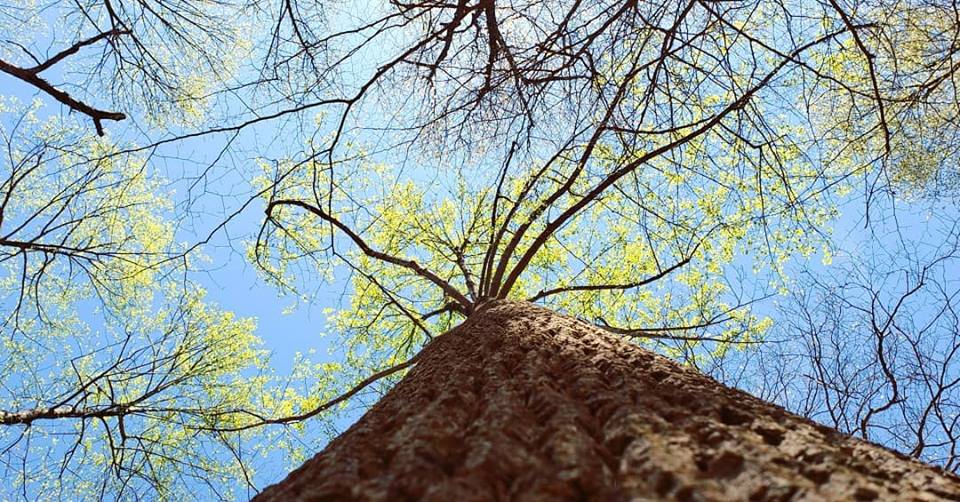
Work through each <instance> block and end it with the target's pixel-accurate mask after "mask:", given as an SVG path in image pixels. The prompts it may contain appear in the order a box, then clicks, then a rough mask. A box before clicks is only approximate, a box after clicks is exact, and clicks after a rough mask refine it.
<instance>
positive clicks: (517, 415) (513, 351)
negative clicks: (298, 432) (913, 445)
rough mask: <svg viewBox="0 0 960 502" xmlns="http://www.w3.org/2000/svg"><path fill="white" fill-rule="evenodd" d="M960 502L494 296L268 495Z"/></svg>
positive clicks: (732, 396) (725, 391) (859, 448)
mask: <svg viewBox="0 0 960 502" xmlns="http://www.w3.org/2000/svg"><path fill="white" fill-rule="evenodd" d="M877 498H880V499H897V500H904V499H906V500H943V499H950V500H960V479H958V478H957V477H955V476H953V475H951V474H948V473H945V472H943V471H941V470H939V469H936V468H934V467H931V466H928V465H925V464H922V463H919V462H917V461H915V460H912V459H910V458H907V457H905V456H903V455H900V454H897V453H894V452H892V451H890V450H887V449H885V448H882V447H879V446H876V445H873V444H870V443H868V442H865V441H860V440H857V439H853V438H851V437H848V436H845V435H843V434H840V433H837V432H835V431H833V430H832V429H828V428H826V427H822V426H819V425H816V424H814V423H812V422H810V421H808V420H806V419H803V418H800V417H797V416H795V415H792V414H790V413H788V412H786V411H784V410H783V409H782V408H779V407H777V406H774V405H771V404H768V403H766V402H763V401H761V400H759V399H756V398H754V397H752V396H750V395H747V394H745V393H743V392H740V391H738V390H734V389H730V388H728V387H725V386H723V385H721V384H719V383H717V382H716V381H714V380H712V379H710V378H708V377H705V376H703V375H701V374H699V373H697V372H695V371H693V370H691V369H688V368H684V367H681V366H680V365H678V364H676V363H674V362H672V361H670V360H668V359H666V358H663V357H660V356H657V355H655V354H653V353H651V352H649V351H646V350H643V349H641V348H639V347H637V346H635V345H632V344H630V343H627V342H625V341H622V340H620V339H618V338H616V337H614V336H611V335H609V334H606V333H604V332H602V331H600V330H598V329H596V328H594V327H592V326H589V325H587V324H584V323H582V322H579V321H577V320H574V319H571V318H568V317H565V316H561V315H559V314H556V313H553V312H551V311H549V310H546V309H543V308H540V307H536V306H533V305H530V304H524V303H513V302H497V303H495V304H493V305H491V306H489V307H487V308H484V309H483V310H481V311H479V312H477V313H476V314H474V315H473V316H472V317H471V318H470V319H469V320H468V321H466V322H465V323H464V324H463V325H461V326H459V327H458V328H456V329H454V330H452V331H451V332H450V333H448V334H446V335H444V336H441V337H438V338H437V339H436V340H435V341H434V342H433V343H431V344H430V345H429V346H427V347H426V348H425V349H424V351H423V354H422V358H421V360H420V362H419V363H418V364H417V366H416V368H415V369H413V370H412V371H410V373H409V374H408V375H407V376H406V377H405V378H404V379H403V381H401V382H400V383H399V384H398V385H397V386H396V387H395V388H394V389H393V390H391V391H390V392H389V393H388V394H387V395H386V396H385V397H384V398H383V399H382V400H381V401H380V402H379V403H377V404H376V405H375V406H374V407H373V408H372V409H371V410H370V411H369V412H367V414H366V415H364V416H363V418H361V419H360V421H359V422H357V423H356V424H355V425H354V426H353V427H351V428H350V429H349V430H348V431H346V432H345V433H343V434H342V435H341V436H340V437H339V438H337V439H336V440H334V441H333V442H332V443H330V445H329V446H327V448H326V449H324V450H323V451H322V452H321V453H320V454H318V455H317V456H315V457H314V458H313V459H311V460H310V461H308V462H307V463H305V464H304V465H303V466H301V467H300V468H299V469H297V470H295V471H293V472H292V473H290V475H289V476H288V477H287V478H286V479H285V480H283V481H282V482H280V483H279V484H277V485H274V486H271V487H269V488H267V489H266V490H265V491H264V492H263V493H262V494H261V495H260V496H258V497H257V498H256V500H258V501H267V500H282V501H286V500H342V499H367V500H404V499H424V500H453V501H456V502H466V501H468V500H497V499H499V500H505V499H518V500H571V499H594V500H638V499H639V500H642V499H645V500H659V499H679V500H788V499H790V500H824V499H829V500H836V499H846V500H851V499H852V500H870V499H877Z"/></svg>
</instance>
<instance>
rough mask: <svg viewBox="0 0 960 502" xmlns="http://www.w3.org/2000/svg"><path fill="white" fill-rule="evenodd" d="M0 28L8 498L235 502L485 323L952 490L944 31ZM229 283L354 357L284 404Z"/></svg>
mask: <svg viewBox="0 0 960 502" xmlns="http://www.w3.org/2000/svg"><path fill="white" fill-rule="evenodd" d="M0 14H2V15H0V31H2V32H3V34H4V36H3V37H0V38H2V39H3V41H2V43H0V72H2V75H0V81H2V82H3V83H4V87H3V88H4V91H3V92H4V94H5V96H4V97H3V98H2V101H0V114H2V118H0V138H2V140H3V146H4V147H5V148H4V151H3V160H2V162H0V166H2V170H0V267H2V268H3V272H2V274H0V298H2V299H0V302H2V306H3V307H2V310H0V317H2V321H0V336H2V338H3V343H2V344H0V351H2V352H0V353H2V357H0V375H2V380H0V382H2V386H0V410H2V411H0V423H2V426H0V462H2V464H0V469H2V472H3V473H4V477H5V478H7V479H10V480H12V481H13V483H12V485H11V488H10V490H11V492H10V493H11V496H19V497H23V498H49V497H54V496H69V497H70V498H74V497H77V498H126V497H128V496H134V495H136V496H151V497H155V496H159V497H162V498H179V497H181V496H183V495H185V494H186V495H192V496H199V495H198V494H200V493H204V494H205V495H204V496H210V497H218V498H234V497H237V496H241V495H251V494H253V493H255V491H256V490H257V489H259V488H262V487H263V485H264V484H265V483H268V482H270V481H274V480H275V479H271V478H269V476H270V475H271V474H264V473H262V472H260V471H259V468H260V467H261V466H263V465H265V464H266V463H283V462H296V461H298V460H301V459H302V456H303V455H304V454H305V453H306V452H310V451H313V450H315V449H316V447H317V446H318V445H319V444H321V443H322V441H323V440H324V438H326V437H329V435H330V434H333V433H334V431H335V429H336V424H337V423H338V422H337V417H338V416H342V415H344V414H347V415H349V413H350V409H349V408H345V406H344V405H345V403H346V402H348V400H350V399H352V398H353V399H355V398H357V397H362V396H363V395H364V394H367V393H369V392H371V389H373V393H374V394H375V393H376V392H377V391H378V389H383V388H385V386H389V385H390V383H391V381H393V380H395V379H396V378H397V377H398V376H399V375H401V374H402V372H403V371H404V370H405V369H407V368H409V367H410V366H411V365H413V364H415V363H416V358H417V354H418V352H419V350H420V348H422V347H423V346H424V344H425V343H427V342H429V341H430V340H431V339H433V338H434V337H436V336H440V335H442V334H443V333H444V332H445V331H447V330H448V329H450V328H452V327H453V326H455V325H456V324H458V323H459V322H461V321H462V320H463V319H465V318H467V317H469V316H470V315H471V313H472V312H474V310H476V309H477V308H478V306H480V305H482V304H483V303H485V302H487V301H490V300H492V299H498V298H510V299H516V300H527V301H531V302H536V303H540V304H543V305H546V306H548V307H550V308H552V309H554V310H557V311H561V312H565V313H568V314H571V315H574V316H576V317H578V318H580V319H582V320H585V321H587V322H589V323H592V324H594V325H596V326H598V327H601V328H603V329H604V330H607V331H608V332H610V333H613V334H615V335H618V336H623V337H627V338H629V339H631V340H633V341H635V342H636V343H639V344H642V345H645V346H648V347H651V348H654V349H656V350H658V351H660V352H662V353H664V354H666V355H669V356H671V357H674V358H676V359H678V360H680V361H683V362H685V363H687V364H691V365H694V366H696V367H698V368H700V369H701V370H703V371H705V372H708V373H711V374H713V375H716V376H718V377H719V378H721V379H722V380H724V381H728V382H731V383H734V384H737V385H741V386H742V387H744V388H748V389H750V390H753V391H755V392H757V393H758V394H759V395H761V396H762V397H765V398H767V399H770V400H772V401H774V402H778V403H782V404H784V405H786V406H788V407H789V408H791V409H792V410H794V411H798V412H800V413H803V414H806V415H808V416H811V417H813V418H815V419H818V420H821V421H824V422H826V423H828V424H829V425H831V426H834V427H837V428H839V429H841V430H844V431H847V432H852V433H856V434H860V435H862V436H864V437H867V438H870V439H875V440H878V439H879V440H881V441H883V442H884V444H887V445H888V446H890V447H893V448H897V449H900V450H902V451H904V452H906V453H908V454H912V455H914V456H917V457H920V458H922V459H924V460H927V461H931V462H937V463H940V464H942V465H944V466H945V467H947V468H948V469H956V468H957V467H958V465H960V463H958V458H957V455H958V453H957V451H956V447H957V446H958V445H957V440H956V436H955V434H956V433H955V431H954V430H955V427H956V420H957V417H958V415H957V413H956V407H957V405H958V402H957V399H958V398H960V395H958V393H957V390H956V386H957V384H958V382H960V380H958V378H960V374H958V373H957V368H956V363H955V362H954V358H955V357H956V356H955V352H956V351H957V348H958V347H960V345H957V338H956V335H957V332H958V331H957V330H958V318H957V315H956V308H957V294H958V292H960V289H958V286H957V284H956V283H955V279H953V278H952V277H953V275H955V274H952V273H951V271H955V270H956V268H955V267H956V246H957V230H956V228H954V227H953V225H954V222H956V221H960V220H958V219H957V214H956V211H955V208H954V207H953V202H954V201H955V199H954V197H955V196H956V176H957V173H956V170H957V161H956V159H957V158H958V157H957V154H956V152H955V151H954V150H955V149H956V148H957V145H960V142H958V141H957V133H958V121H957V114H958V112H960V101H958V98H957V94H956V93H957V81H956V78H957V70H958V69H960V62H958V56H960V54H958V52H960V10H958V8H957V7H956V6H955V5H948V4H946V3H943V2H925V1H896V2H893V1H888V0H875V1H846V0H843V1H841V0H827V1H822V2H817V3H810V2H800V1H792V0H779V1H766V0H755V1H745V2H714V1H709V0H691V1H686V0H681V1H676V2H639V1H632V0H589V1H575V2H560V1H554V0H522V1H505V2H504V1H502V2H496V1H494V0H476V1H468V0H458V1H456V2H433V1H422V2H421V1H412V2H400V1H393V0H391V1H388V2H380V1H372V0H371V1H364V2H359V3H356V2H338V1H335V0H312V1H311V0H308V1H299V0H285V1H282V2H275V3H274V2H243V1H239V0H236V1H234V0H171V1H163V2H159V3H156V2H147V1H145V0H90V1H79V2H59V1H56V0H51V1H46V2H45V1H42V0H40V1H28V2H20V3H17V4H14V5H4V6H0ZM908 214H909V215H916V214H922V215H923V216H907V215H908ZM924 218H925V219H926V221H927V223H928V224H929V225H930V228H931V229H932V230H931V232H932V233H929V234H926V235H920V236H916V237H915V236H911V235H906V234H909V233H910V231H909V228H907V227H909V226H910V225H913V224H916V223H917V222H919V221H921V220H923V219H924ZM837 229H841V230H842V231H843V232H850V231H851V229H855V230H856V231H859V232H861V233H862V234H863V235H865V236H867V237H866V238H865V241H866V242H869V243H870V245H866V246H863V247H861V248H859V249H850V247H849V246H848V245H846V244H845V243H849V240H844V239H843V238H841V237H842V236H838V235H837V233H836V230H837ZM844 235H847V234H844ZM911 239H913V240H911ZM890 243H895V244H896V246H898V247H896V248H894V249H895V250H894V251H890V252H886V251H883V250H882V249H881V248H882V247H883V246H890V245H891V244H890ZM237 254H239V255H242V256H243V257H244V259H245V260H247V262H248V263H249V264H250V266H251V267H252V268H254V269H255V270H257V272H258V274H259V277H260V280H261V281H262V283H263V284H268V285H269V286H270V287H271V288H273V290H274V291H275V292H276V294H279V295H281V296H282V297H283V298H284V299H286V300H292V301H293V302H294V306H293V307H292V308H293V309H297V308H306V306H308V305H310V304H313V303H317V302H318V294H319V293H318V292H321V291H329V290H332V289H337V290H338V291H341V292H342V295H341V296H340V298H339V300H338V301H337V302H336V303H335V304H333V305H329V306H328V307H329V310H328V311H327V312H325V317H326V331H329V332H331V333H334V334H335V335H334V338H335V340H332V343H331V344H332V346H334V347H335V349H336V351H335V353H334V354H332V355H331V356H330V357H319V358H318V357H317V356H313V357H312V358H310V357H307V356H304V357H299V358H298V359H297V361H296V362H295V364H294V365H293V367H292V368H290V369H289V371H286V370H283V371H280V370H278V369H277V368H276V367H274V365H273V364H272V363H271V360H270V357H269V356H270V340H271V337H277V336H281V334H279V333H271V326H269V325H260V326H257V323H256V322H255V320H254V319H252V318H250V317H249V316H248V315H247V313H245V312H243V311H231V310H230V309H226V308H223V307H221V306H219V305H218V303H217V302H216V301H215V300H210V299H209V298H210V297H211V296H214V297H215V296H216V295H217V294H218V292H217V291H215V289H217V287H218V286H217V284H216V282H215V281H212V280H210V274H211V272H212V271H215V270H216V269H217V268H218V267H221V266H224V265H223V263H225V262H226V261H228V260H229V258H230V256H233V255H237ZM835 259H836V260H837V262H838V263H836V264H833V265H831V262H832V261H834V260H835ZM260 291H262V290H260ZM907 319H910V320H912V322H906V320H907ZM924 319H926V320H924ZM319 330H320V329H319V328H318V331H319ZM864 347H869V350H863V348H864ZM341 420H342V418H341ZM285 465H286V464H285ZM238 481H239V482H238ZM238 490H239V491H238Z"/></svg>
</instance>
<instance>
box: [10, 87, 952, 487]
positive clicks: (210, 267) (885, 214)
mask: <svg viewBox="0 0 960 502" xmlns="http://www.w3.org/2000/svg"><path fill="white" fill-rule="evenodd" d="M52 79H53V80H56V74H55V73H54V74H53V76H52ZM0 94H4V95H14V96H18V97H20V98H21V99H22V100H24V101H28V100H30V99H33V98H34V97H37V96H40V97H41V98H43V99H44V100H45V101H49V100H47V99H46V98H45V97H44V96H42V95H39V94H38V93H37V92H36V91H35V90H34V89H33V88H29V87H26V86H25V85H22V84H20V83H19V82H18V81H15V80H13V79H11V78H9V77H7V76H5V75H0ZM48 106H49V107H48V108H47V113H52V114H57V113H61V112H64V110H62V109H60V107H59V106H57V105H48ZM378 118H380V119H383V117H378V116H377V115H376V114H373V115H372V116H369V117H365V118H364V119H365V120H369V121H374V122H375V121H377V120H378ZM135 123H136V119H135V118H132V119H131V120H129V121H126V122H121V123H107V124H106V127H107V130H108V133H109V134H110V135H111V137H113V138H117V139H119V140H121V141H124V140H130V141H139V142H142V141H143V140H144V138H143V136H142V135H141V134H140V132H139V131H138V130H137V128H136V127H135V126H134V124H135ZM91 127H92V126H91ZM292 129H293V128H292V127H286V124H284V122H283V120H278V121H272V122H265V123H262V124H258V125H257V126H255V127H251V128H249V129H246V130H244V131H242V132H241V133H240V135H239V137H238V138H237V139H235V140H232V143H231V145H230V150H229V154H228V155H226V156H223V157H221V158H220V159H219V160H218V161H217V162H216V163H213V164H212V168H211V170H210V171H209V176H208V179H209V180H210V184H209V185H208V192H207V193H204V194H203V195H202V196H200V197H199V198H198V199H197V200H196V203H195V205H194V206H193V214H194V215H199V216H197V217H195V218H193V219H191V220H190V221H189V222H187V224H185V225H184V226H183V227H182V228H181V231H180V234H179V239H180V240H183V241H186V242H192V241H195V240H197V239H198V238H202V237H203V236H205V235H206V233H207V232H209V231H210V229H211V228H213V227H214V226H215V225H217V224H218V223H219V222H220V218H221V217H222V214H223V209H224V208H228V209H232V208H236V207H238V206H239V205H240V204H242V203H243V201H244V197H245V196H246V194H247V193H248V188H249V186H248V184H247V182H248V181H249V177H250V176H251V175H252V174H253V173H254V172H256V170H257V167H256V165H255V163H256V162H255V159H256V157H257V156H259V155H261V154H266V155H272V156H275V157H276V158H279V157H282V156H283V155H284V154H285V153H288V152H295V151H297V149H298V148H299V141H301V139H300V138H299V137H298V136H297V135H295V134H294V133H292V132H291V130H292ZM153 139H156V138H153ZM228 141H231V139H230V135H228V134H218V135H211V136H205V137H201V138H195V139H191V140H187V141H184V142H180V143H174V144H170V145H166V146H163V147H161V148H160V149H159V150H158V151H157V152H156V155H155V162H154V164H153V165H154V166H155V168H156V169H157V170H158V172H159V173H160V174H161V175H162V176H164V177H165V178H166V179H168V180H170V183H171V185H170V187H171V189H172V190H174V191H175V194H174V198H175V199H177V200H181V201H182V198H183V197H185V195H186V194H187V193H188V188H189V187H190V185H191V183H192V181H191V179H192V177H193V176H196V175H198V174H199V173H201V172H204V171H206V170H207V169H208V167H210V166H211V163H212V162H213V160H214V159H216V158H218V157H220V153H221V148H222V147H223V146H224V145H225V144H226V143H227V142H228ZM270 152H274V153H273V154H271V153H270ZM888 202H889V201H888ZM888 202H887V203H884V202H883V201H881V203H880V204H879V205H878V206H877V208H876V211H877V212H876V213H875V214H874V225H873V226H869V227H868V226H867V225H866V224H865V223H866V222H865V220H864V218H863V208H864V206H863V204H864V202H863V200H862V199H861V200H858V199H852V200H850V201H848V202H847V203H845V205H844V206H843V207H842V208H841V214H842V216H841V218H840V219H839V220H838V221H836V222H835V224H834V227H835V233H834V236H835V237H836V241H835V243H836V244H837V246H838V248H839V251H840V253H839V254H838V256H837V258H836V259H835V263H836V264H837V265H841V264H842V263H843V262H844V261H845V260H847V257H848V256H853V257H860V256H862V255H864V254H869V253H870V252H871V249H874V248H875V247H881V248H883V247H892V246H896V245H899V242H900V239H899V236H898V235H897V234H896V233H895V232H894V228H893V226H891V225H889V224H888V223H890V222H892V221H893V220H892V219H891V218H892V207H890V205H889V203H888ZM262 209H263V205H262V204H261V203H260V202H259V201H256V202H254V203H252V204H251V205H250V206H249V207H248V208H247V209H246V210H244V211H243V212H242V213H240V214H239V215H238V216H237V217H236V218H235V219H234V220H233V221H231V222H230V224H229V225H228V226H227V227H226V228H225V229H224V230H223V231H221V232H218V233H217V234H216V235H215V236H214V238H213V239H212V241H211V242H210V243H209V244H208V245H207V246H205V248H204V249H203V253H204V254H206V255H208V256H209V257H210V259H211V261H210V263H209V264H207V265H205V266H204V267H203V268H204V269H205V270H204V272H202V273H198V274H197V275H195V276H194V278H195V279H196V280H197V281H198V282H199V283H200V284H202V285H203V286H204V287H205V288H206V289H207V291H208V296H207V299H208V300H209V301H212V302H214V303H217V304H218V305H219V306H220V307H222V308H224V309H227V310H231V311H233V312H236V313H237V314H238V315H239V316H244V317H254V318H256V319H257V324H258V330H257V333H258V335H259V336H260V337H261V338H262V340H263V341H264V344H265V346H266V348H268V349H269V350H270V351H271V352H272V354H273V359H272V363H273V366H274V368H275V369H276V371H277V372H278V373H280V374H284V373H286V372H288V371H289V370H290V367H291V364H292V362H293V359H294V354H295V353H297V352H302V353H306V352H308V351H311V350H313V351H315V356H314V359H315V360H318V361H324V360H336V359H337V358H336V357H332V356H329V355H328V353H329V352H330V351H333V350H336V349H337V347H336V346H335V345H333V344H334V343H335V341H336V337H335V336H323V335H324V333H326V332H327V326H326V325H325V316H324V311H325V310H326V309H327V308H335V307H336V306H337V304H338V302H339V301H340V299H341V295H342V294H343V292H344V284H343V282H342V277H340V278H338V279H339V281H338V282H334V283H333V284H327V283H320V282H318V283H317V285H316V288H315V289H314V290H313V293H314V295H313V296H312V297H311V298H310V300H309V301H306V302H304V301H300V300H298V299H296V298H295V297H292V296H289V295H287V296H280V295H278V292H277V290H276V289H275V288H274V287H273V286H271V285H269V284H267V283H265V282H264V281H262V280H261V279H260V277H259V276H258V274H257V271H256V270H255V269H254V267H253V266H252V265H251V264H250V263H248V262H247V260H246V258H245V257H244V255H243V253H244V246H245V242H244V239H248V238H249V237H250V236H251V235H253V234H254V233H255V231H256V229H257V228H258V226H259V224H260V223H261V221H262V218H263V212H262ZM896 216H897V218H898V220H897V221H898V223H899V224H898V225H896V227H897V228H898V229H899V231H900V232H901V233H902V234H903V235H904V236H905V237H906V238H907V239H906V240H908V241H916V242H921V243H926V245H927V246H930V247H934V248H935V247H936V245H937V242H936V239H937V238H938V236H939V235H940V234H941V232H942V230H943V229H942V228H941V227H942V226H943V225H945V224H949V223H945V222H950V221H953V220H956V218H957V216H958V213H957V208H956V207H955V205H954V204H952V203H950V202H949V201H948V202H946V203H943V204H940V205H939V207H936V208H934V209H931V207H930V206H929V204H927V203H917V204H910V203H905V202H902V203H898V207H897V211H896ZM884 222H887V223H884ZM819 262H820V257H819V256H814V257H812V258H811V260H810V263H811V266H812V267H813V268H814V269H815V270H819V271H823V272H824V273H827V274H829V273H830V270H831V269H830V268H826V267H823V266H822V265H821V264H819ZM957 272H960V271H954V273H955V275H960V274H958V273H957ZM292 306H293V307H295V308H292V309H291V307H292ZM757 311H758V313H760V314H763V313H770V314H771V315H773V314H775V312H774V310H773V302H772V301H771V302H768V303H766V304H763V305H761V306H759V307H758V308H757ZM357 416H358V414H357V413H356V411H354V412H353V413H350V414H348V415H347V417H348V418H347V419H346V420H341V421H340V422H338V424H337V425H338V427H340V428H341V429H342V428H343V427H346V426H347V425H349V423H350V420H351V419H355V418H357ZM317 447H318V449H319V447H320V445H317ZM284 471H285V466H277V468H276V470H274V471H266V472H265V473H264V474H263V481H275V480H277V479H279V477H280V476H281V475H282V474H283V473H284Z"/></svg>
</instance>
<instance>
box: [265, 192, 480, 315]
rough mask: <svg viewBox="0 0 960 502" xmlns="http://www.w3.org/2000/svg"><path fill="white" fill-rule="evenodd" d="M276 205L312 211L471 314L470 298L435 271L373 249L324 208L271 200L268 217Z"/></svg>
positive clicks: (365, 250)
mask: <svg viewBox="0 0 960 502" xmlns="http://www.w3.org/2000/svg"><path fill="white" fill-rule="evenodd" d="M276 206H294V207H299V208H301V209H305V210H307V211H309V212H310V213H313V214H314V215H316V216H318V217H319V218H320V219H322V220H323V221H326V222H327V223H330V224H331V225H333V226H335V227H337V229H339V230H340V231H341V232H343V233H345V234H347V237H349V238H350V240H352V241H353V243H354V244H356V245H357V247H359V248H360V250H361V251H363V254H365V255H367V256H369V257H371V258H374V259H377V260H380V261H383V262H386V263H390V264H393V265H397V266H400V267H403V268H406V269H408V270H412V271H413V272H414V273H415V274H417V275H419V276H420V277H423V278H424V279H427V280H428V281H430V282H432V283H433V284H435V285H437V286H438V287H440V289H442V290H443V292H444V293H446V294H447V295H448V296H449V297H450V298H453V299H454V300H455V301H456V302H457V303H458V304H459V309H458V310H460V311H461V312H462V313H463V314H465V315H469V313H470V312H471V311H472V310H473V304H472V303H471V302H470V300H468V299H467V298H466V297H465V296H463V294H461V293H460V292H459V291H457V289H456V288H454V287H453V286H451V285H450V283H449V282H447V281H445V280H443V279H441V278H440V277H439V276H438V275H436V274H434V273H433V272H431V271H430V270H428V269H426V268H424V267H423V266H421V265H420V264H418V263H417V262H415V261H413V260H405V259H403V258H398V257H396V256H393V255H389V254H386V253H382V252H380V251H377V250H375V249H373V248H372V247H370V245H369V244H367V243H366V241H364V240H363V239H362V238H361V237H360V236H359V235H357V234H356V232H354V231H353V230H351V229H350V227H348V226H346V225H344V224H343V223H342V222H340V220H338V219H336V218H334V217H333V216H331V215H329V214H327V213H326V212H325V211H324V210H323V209H320V208H319V207H316V206H313V205H311V204H307V203H306V202H303V201H299V200H292V199H283V200H275V201H271V202H270V204H268V205H267V209H266V213H267V217H271V216H272V213H273V208H274V207H276Z"/></svg>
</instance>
